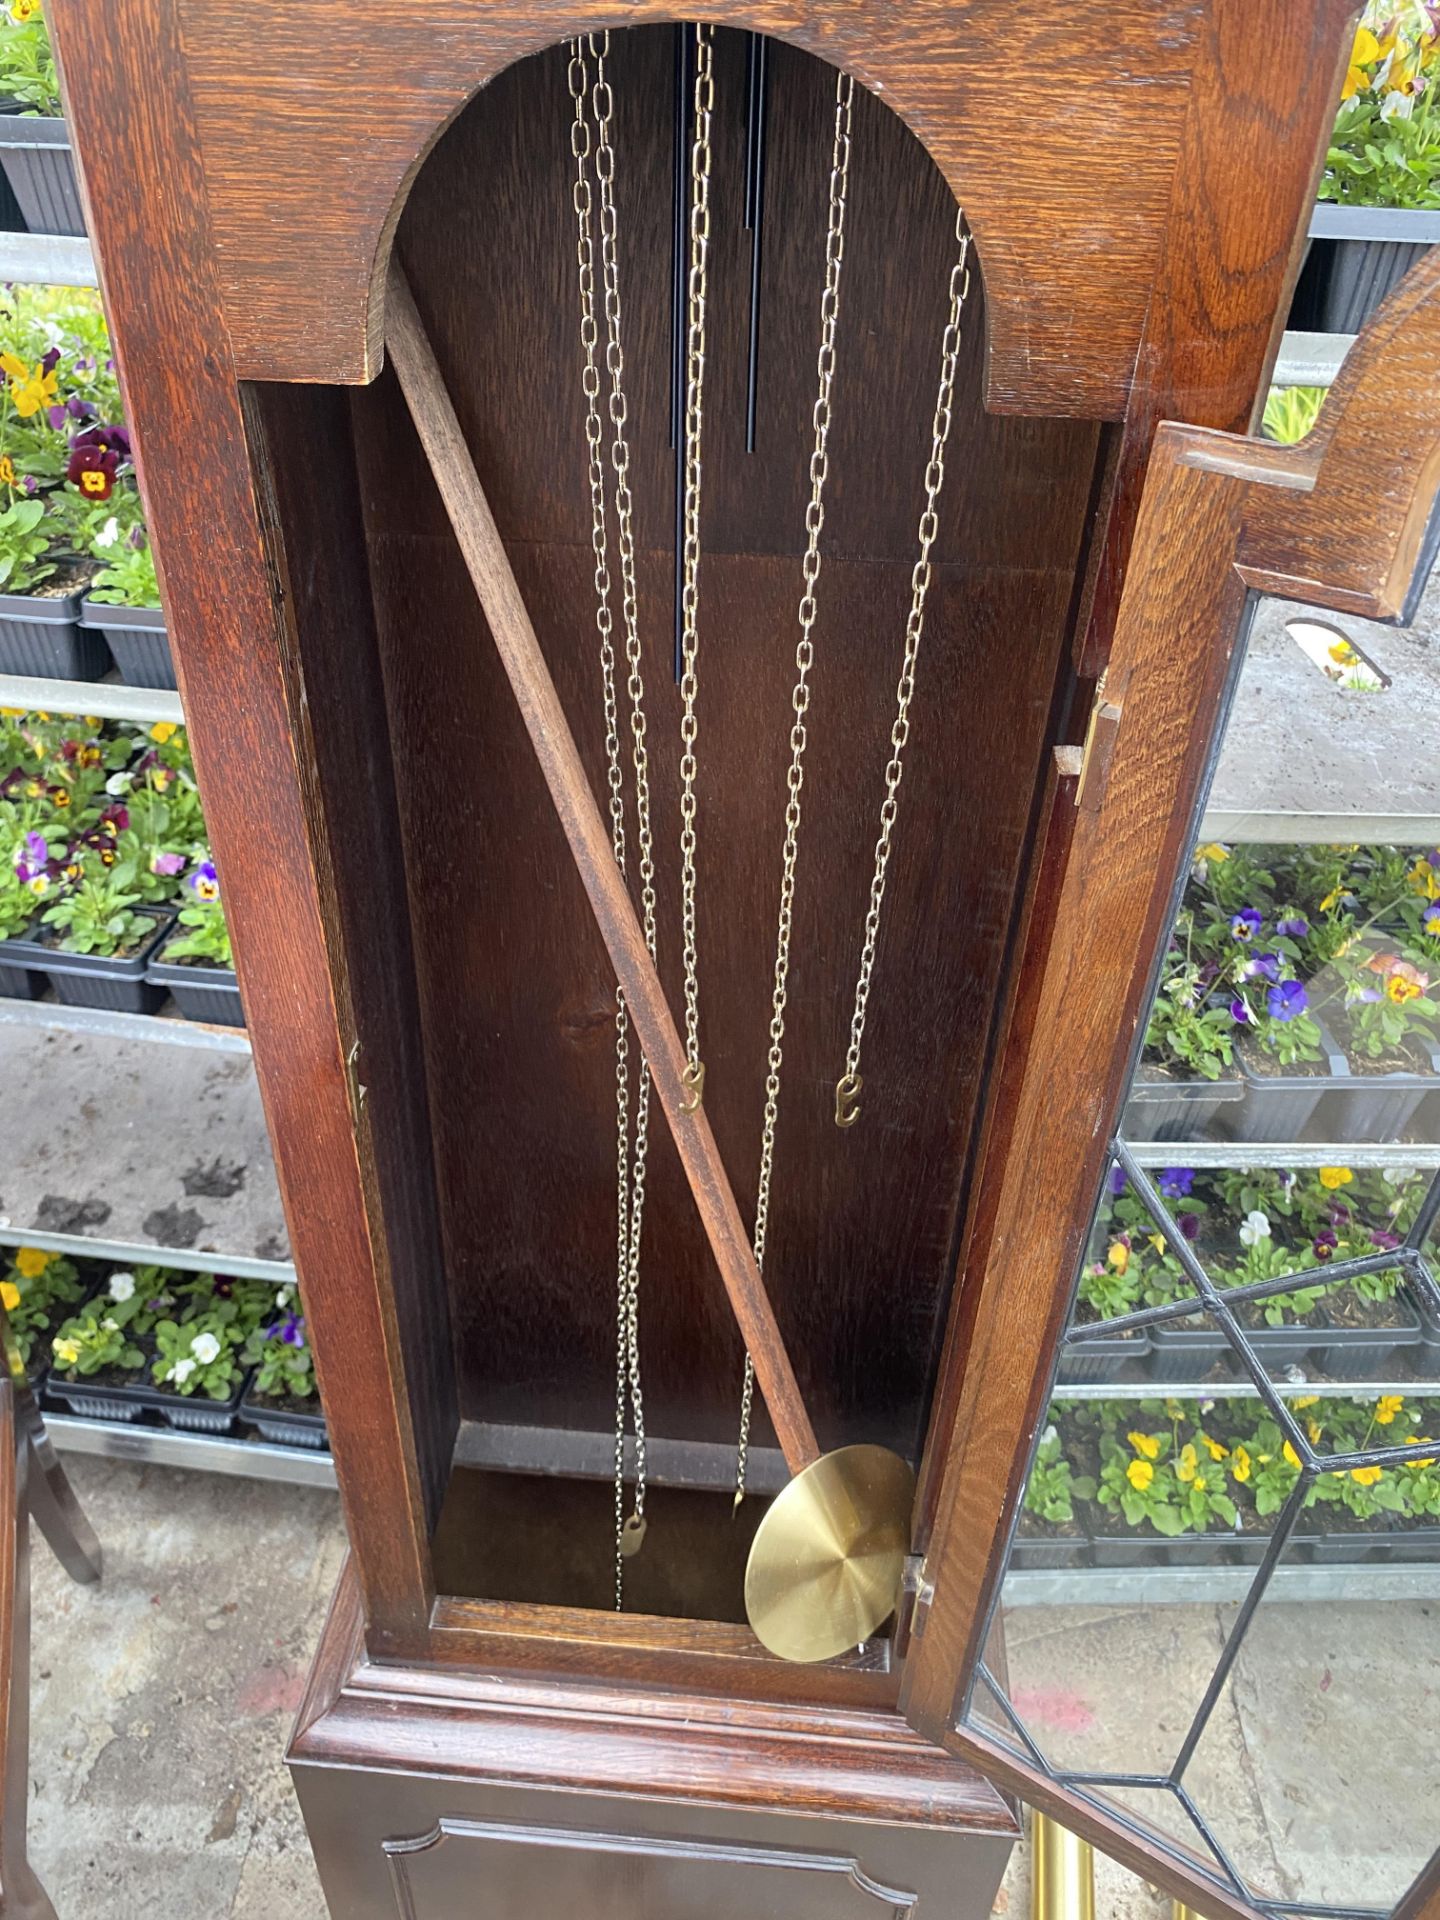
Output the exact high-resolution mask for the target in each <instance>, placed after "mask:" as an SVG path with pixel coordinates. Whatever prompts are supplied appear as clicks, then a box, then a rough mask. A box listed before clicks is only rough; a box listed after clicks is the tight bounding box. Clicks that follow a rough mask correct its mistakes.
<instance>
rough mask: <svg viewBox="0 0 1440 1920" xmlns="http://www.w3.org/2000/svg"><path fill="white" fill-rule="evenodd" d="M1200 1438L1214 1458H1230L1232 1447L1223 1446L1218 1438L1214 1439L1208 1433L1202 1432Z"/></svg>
mask: <svg viewBox="0 0 1440 1920" xmlns="http://www.w3.org/2000/svg"><path fill="white" fill-rule="evenodd" d="M1200 1439H1201V1442H1202V1444H1203V1445H1204V1447H1205V1450H1206V1452H1207V1453H1208V1454H1209V1455H1210V1458H1211V1459H1212V1460H1228V1459H1229V1458H1230V1449H1229V1448H1228V1447H1222V1446H1221V1444H1220V1442H1219V1441H1218V1440H1212V1439H1211V1438H1210V1436H1209V1434H1208V1433H1202V1434H1201V1436H1200Z"/></svg>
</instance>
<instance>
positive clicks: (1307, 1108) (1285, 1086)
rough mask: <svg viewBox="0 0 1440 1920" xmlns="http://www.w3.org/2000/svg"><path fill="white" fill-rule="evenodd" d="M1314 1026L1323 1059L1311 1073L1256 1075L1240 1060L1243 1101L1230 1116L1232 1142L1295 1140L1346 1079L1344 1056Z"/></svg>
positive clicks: (1347, 1070)
mask: <svg viewBox="0 0 1440 1920" xmlns="http://www.w3.org/2000/svg"><path fill="white" fill-rule="evenodd" d="M1316 1025H1317V1026H1318V1027H1319V1028H1320V1044H1321V1047H1322V1049H1323V1056H1324V1057H1323V1058H1322V1059H1320V1060H1318V1061H1316V1062H1315V1063H1314V1065H1315V1071H1314V1072H1313V1073H1258V1072H1256V1070H1255V1069H1254V1068H1253V1067H1252V1066H1251V1065H1250V1064H1249V1062H1248V1061H1247V1060H1246V1059H1244V1057H1243V1056H1242V1057H1241V1060H1240V1071H1241V1074H1242V1075H1243V1077H1244V1082H1245V1100H1244V1104H1243V1105H1242V1106H1241V1108H1240V1109H1239V1112H1238V1114H1237V1115H1236V1116H1234V1119H1233V1131H1232V1133H1231V1138H1232V1139H1235V1140H1299V1139H1300V1138H1301V1137H1302V1136H1303V1134H1304V1132H1305V1129H1306V1127H1308V1126H1309V1125H1310V1122H1311V1121H1312V1120H1313V1119H1314V1118H1315V1115H1316V1113H1317V1111H1318V1109H1319V1106H1320V1102H1321V1101H1322V1100H1323V1099H1324V1098H1325V1096H1326V1094H1327V1093H1328V1092H1329V1091H1330V1090H1331V1088H1332V1087H1333V1086H1334V1084H1335V1082H1336V1080H1347V1081H1348V1080H1349V1078H1350V1068H1349V1065H1348V1063H1347V1062H1346V1059H1345V1056H1344V1054H1343V1053H1342V1052H1341V1051H1340V1048H1339V1046H1338V1045H1337V1044H1336V1042H1335V1040H1334V1038H1333V1036H1332V1035H1331V1034H1330V1033H1329V1032H1327V1030H1326V1028H1325V1024H1324V1022H1323V1021H1317V1022H1316ZM1229 1118H1230V1116H1227V1120H1228V1119H1229Z"/></svg>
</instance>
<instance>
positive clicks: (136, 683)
mask: <svg viewBox="0 0 1440 1920" xmlns="http://www.w3.org/2000/svg"><path fill="white" fill-rule="evenodd" d="M80 625H81V627H82V628H84V629H85V630H86V631H88V632H95V633H98V634H99V635H100V636H101V638H102V639H103V640H104V642H105V644H106V646H107V647H108V648H109V649H110V653H111V655H112V657H113V658H114V661H115V665H116V666H117V667H118V668H119V669H120V678H121V679H122V680H123V681H124V682H125V684H126V686H129V687H168V688H170V689H172V690H173V689H174V687H175V684H176V681H175V662H174V660H173V659H172V658H171V655H170V636H169V634H168V633H167V631H166V628H165V613H164V609H163V608H161V607H109V606H105V605H104V604H103V603H102V602H100V601H97V600H92V599H91V598H90V597H89V596H88V595H87V596H86V598H85V600H84V602H83V604H82V606H81V608H80Z"/></svg>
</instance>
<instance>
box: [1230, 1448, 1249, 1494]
mask: <svg viewBox="0 0 1440 1920" xmlns="http://www.w3.org/2000/svg"><path fill="white" fill-rule="evenodd" d="M1230 1471H1231V1473H1233V1474H1234V1476H1235V1478H1236V1479H1237V1480H1238V1481H1239V1482H1240V1484H1241V1485H1242V1486H1243V1485H1244V1484H1245V1482H1246V1481H1247V1480H1248V1479H1249V1478H1250V1455H1249V1453H1248V1452H1247V1450H1246V1449H1245V1448H1244V1447H1236V1449H1235V1451H1234V1453H1233V1454H1232V1455H1231V1456H1230Z"/></svg>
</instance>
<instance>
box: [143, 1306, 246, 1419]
mask: <svg viewBox="0 0 1440 1920" xmlns="http://www.w3.org/2000/svg"><path fill="white" fill-rule="evenodd" d="M245 1339H246V1328H245V1325H244V1323H243V1321H242V1319H241V1311H240V1306H239V1304H238V1302H236V1301H235V1300H233V1299H227V1300H214V1301H213V1302H212V1303H211V1304H210V1305H209V1306H207V1307H205V1308H204V1309H203V1310H202V1311H197V1312H196V1313H195V1314H194V1316H193V1317H192V1318H188V1319H185V1320H183V1321H177V1320H171V1319H165V1320H159V1321H157V1322H156V1325H155V1358H154V1361H153V1362H152V1364H151V1368H150V1372H151V1377H152V1378H153V1380H154V1381H155V1384H156V1386H159V1387H165V1388H168V1389H169V1390H170V1391H171V1392H173V1393H180V1394H184V1395H185V1397H186V1398H187V1399H188V1398H189V1397H190V1396H191V1395H193V1394H197V1393H203V1394H205V1395H206V1396H207V1397H208V1398H209V1399H211V1400H226V1399H228V1398H229V1396H230V1394H231V1392H232V1391H233V1390H234V1388H235V1386H236V1384H237V1382H238V1381H239V1379H240V1368H239V1365H238V1364H237V1362H238V1359H239V1353H240V1349H241V1347H242V1346H243V1345H244V1343H245Z"/></svg>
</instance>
